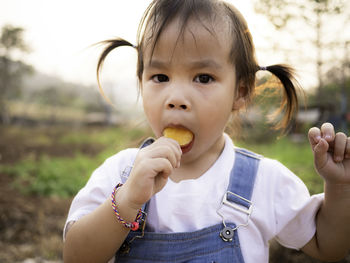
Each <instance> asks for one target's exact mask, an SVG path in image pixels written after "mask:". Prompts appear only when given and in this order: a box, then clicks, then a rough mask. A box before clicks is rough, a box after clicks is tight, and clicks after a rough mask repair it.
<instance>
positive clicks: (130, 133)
mask: <svg viewBox="0 0 350 263" xmlns="http://www.w3.org/2000/svg"><path fill="white" fill-rule="evenodd" d="M2 133H3V134H4V135H5V136H3V137H2V140H3V141H2V144H4V145H3V147H2V151H6V149H8V150H10V149H11V150H12V151H16V150H17V151H18V153H17V156H16V153H14V154H13V156H10V157H9V156H7V155H11V153H9V152H1V156H2V159H3V162H2V163H1V164H0V172H2V173H6V174H9V175H11V176H13V178H14V186H15V187H17V188H18V189H20V190H21V191H22V192H23V193H29V194H37V195H44V196H50V195H55V196H59V197H69V196H73V195H74V194H75V193H76V192H77V191H78V190H79V189H80V188H81V187H82V186H83V185H84V184H85V182H86V180H87V179H88V178H89V176H90V174H91V173H92V171H93V170H94V169H95V168H97V167H98V166H99V165H100V164H101V163H102V162H103V161H104V160H105V159H106V158H107V157H108V156H111V155H112V154H114V153H116V152H118V151H120V150H121V149H123V148H125V147H130V146H132V147H135V146H137V144H138V142H140V141H141V140H142V138H145V137H146V135H147V134H149V133H147V132H145V131H143V130H142V129H135V128H115V127H109V128H108V127H107V128H76V129H68V128H65V127H55V128H52V127H51V128H34V129H33V128H23V127H7V128H4V127H3V128H2ZM6 143H7V144H6ZM237 144H238V145H239V146H242V147H245V148H248V149H250V150H253V151H255V152H257V153H260V154H262V155H264V156H266V157H270V158H273V159H277V160H279V161H281V162H282V163H283V164H284V165H286V166H287V167H288V168H289V169H291V170H292V171H293V172H294V173H296V174H297V175H298V176H299V177H300V178H301V179H302V180H303V181H304V182H305V183H306V184H307V186H308V187H309V189H310V192H311V193H318V192H321V191H322V187H323V186H322V180H321V179H320V178H319V177H318V176H317V174H316V173H315V171H314V168H313V161H312V154H311V150H310V148H309V145H308V143H307V142H306V140H305V142H302V143H293V142H292V141H291V140H289V139H288V137H283V138H282V139H276V140H275V141H273V142H269V143H261V144H252V145H250V144H248V143H245V142H237ZM7 159H9V160H7ZM14 163H15V165H13V164H14ZM23 185H25V186H26V187H22V186H23Z"/></svg>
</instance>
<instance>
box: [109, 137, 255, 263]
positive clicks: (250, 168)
mask: <svg viewBox="0 0 350 263" xmlns="http://www.w3.org/2000/svg"><path fill="white" fill-rule="evenodd" d="M152 142H153V141H152V140H147V141H146V142H145V143H144V144H143V145H142V147H145V146H147V145H149V144H151V143H152ZM235 156H236V159H235V165H234V167H233V169H232V170H231V174H230V181H229V186H228V189H227V192H226V193H223V194H224V197H223V201H222V203H221V205H228V206H230V207H232V209H236V210H238V211H239V212H241V213H245V214H246V215H247V221H246V222H237V224H235V223H233V222H225V218H224V217H223V216H222V215H221V214H220V213H219V212H218V211H219V210H218V211H217V213H218V214H219V215H220V216H221V217H222V219H223V222H222V223H220V224H217V225H214V226H210V227H207V228H204V229H200V230H197V231H194V232H183V233H155V232H147V225H146V224H145V225H146V227H145V228H144V229H140V230H138V231H135V232H133V231H130V233H129V235H128V237H127V238H126V240H125V242H124V244H123V245H122V247H121V248H120V249H119V250H118V252H117V253H116V255H115V262H135V263H140V262H190V263H204V262H208V263H225V262H239V263H243V262H244V259H243V256H242V252H241V249H240V243H239V238H238V232H237V228H238V227H239V226H247V225H248V223H249V218H250V214H251V211H252V203H251V202H250V201H249V200H250V199H251V196H252V191H253V188H254V182H255V177H256V172H257V169H258V165H259V161H260V156H258V155H256V154H254V153H252V152H249V151H247V150H244V149H235ZM218 209H219V207H218ZM144 210H145V211H146V212H147V204H146V205H145V207H144ZM204 220H205V219H204ZM226 220H227V221H229V219H226Z"/></svg>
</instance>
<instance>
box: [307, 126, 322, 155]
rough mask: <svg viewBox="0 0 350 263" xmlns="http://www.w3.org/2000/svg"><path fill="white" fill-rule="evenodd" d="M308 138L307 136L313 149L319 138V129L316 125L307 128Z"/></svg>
mask: <svg viewBox="0 0 350 263" xmlns="http://www.w3.org/2000/svg"><path fill="white" fill-rule="evenodd" d="M308 138H309V142H310V145H311V148H312V150H314V148H315V146H316V145H317V144H318V143H319V141H320V139H321V130H320V129H319V128H317V127H312V128H311V129H310V130H309V133H308Z"/></svg>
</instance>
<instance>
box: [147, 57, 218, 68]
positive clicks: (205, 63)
mask: <svg viewBox="0 0 350 263" xmlns="http://www.w3.org/2000/svg"><path fill="white" fill-rule="evenodd" d="M147 67H150V68H156V69H167V68H169V62H164V61H161V60H157V59H152V60H150V62H149V63H148V65H147ZM188 67H189V68H191V69H202V68H215V69H221V68H222V66H221V65H220V64H219V63H217V62H216V61H215V60H213V59H201V60H196V61H193V62H189V63H188Z"/></svg>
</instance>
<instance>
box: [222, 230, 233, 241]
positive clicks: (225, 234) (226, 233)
mask: <svg viewBox="0 0 350 263" xmlns="http://www.w3.org/2000/svg"><path fill="white" fill-rule="evenodd" d="M233 236H234V230H233V229H232V228H230V227H225V228H224V229H223V230H221V232H220V237H221V239H222V240H223V241H225V242H231V241H232V239H233Z"/></svg>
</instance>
